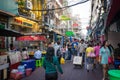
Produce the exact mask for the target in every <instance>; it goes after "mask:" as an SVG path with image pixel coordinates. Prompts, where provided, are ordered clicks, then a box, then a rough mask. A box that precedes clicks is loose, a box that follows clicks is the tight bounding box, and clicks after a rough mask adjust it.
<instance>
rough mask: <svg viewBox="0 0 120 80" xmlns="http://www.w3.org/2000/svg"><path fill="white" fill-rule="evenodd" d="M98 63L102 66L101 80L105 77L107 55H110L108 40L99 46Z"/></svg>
mask: <svg viewBox="0 0 120 80" xmlns="http://www.w3.org/2000/svg"><path fill="white" fill-rule="evenodd" d="M99 55H100V58H99V59H100V60H99V61H100V63H101V64H102V67H103V80H105V79H106V78H107V71H108V57H109V56H110V50H109V49H108V41H107V40H106V41H104V42H103V45H102V47H101V48H100V54H99Z"/></svg>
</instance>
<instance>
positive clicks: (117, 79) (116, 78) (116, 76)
mask: <svg viewBox="0 0 120 80" xmlns="http://www.w3.org/2000/svg"><path fill="white" fill-rule="evenodd" d="M108 74H109V79H110V80H120V70H109V71H108Z"/></svg>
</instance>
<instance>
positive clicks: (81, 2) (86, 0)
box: [32, 0, 89, 11]
mask: <svg viewBox="0 0 120 80" xmlns="http://www.w3.org/2000/svg"><path fill="white" fill-rule="evenodd" d="M88 1H89V0H85V1H80V2H78V3H75V4H72V5H69V6H64V7H61V8H55V9H46V10H45V9H44V10H32V11H53V10H59V9H64V8H70V7H73V6H76V5H79V4H83V3H85V2H88Z"/></svg>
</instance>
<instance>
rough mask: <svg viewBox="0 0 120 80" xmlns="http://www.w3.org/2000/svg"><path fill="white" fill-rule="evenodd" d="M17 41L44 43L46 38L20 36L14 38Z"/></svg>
mask: <svg viewBox="0 0 120 80" xmlns="http://www.w3.org/2000/svg"><path fill="white" fill-rule="evenodd" d="M16 40H17V41H46V37H45V36H43V35H34V36H20V37H17V38H16Z"/></svg>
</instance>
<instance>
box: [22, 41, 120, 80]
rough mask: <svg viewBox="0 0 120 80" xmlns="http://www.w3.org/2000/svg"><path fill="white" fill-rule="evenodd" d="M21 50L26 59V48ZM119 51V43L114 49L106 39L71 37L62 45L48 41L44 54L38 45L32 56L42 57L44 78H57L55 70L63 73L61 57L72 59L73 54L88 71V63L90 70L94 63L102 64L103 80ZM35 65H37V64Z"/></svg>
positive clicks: (39, 59) (53, 79)
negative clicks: (99, 40)
mask: <svg viewBox="0 0 120 80" xmlns="http://www.w3.org/2000/svg"><path fill="white" fill-rule="evenodd" d="M22 51H23V52H22V55H23V58H24V59H28V58H29V56H28V54H27V52H26V51H27V50H26V49H23V50H22ZM115 51H116V52H115ZM119 52H120V44H118V48H117V49H114V48H113V46H112V45H111V44H110V43H109V41H107V40H105V41H104V42H103V43H100V42H98V41H97V42H95V41H84V39H81V40H77V39H73V41H70V40H68V41H66V42H64V44H62V45H61V43H60V41H58V42H55V43H53V42H49V43H48V46H47V49H46V54H45V55H44V56H43V55H42V52H41V50H40V47H36V51H35V52H34V56H33V57H34V59H35V60H36V61H41V58H42V57H44V59H43V61H42V62H43V63H42V66H43V68H44V69H45V79H46V80H57V78H58V72H57V71H59V72H60V73H61V74H63V72H64V71H63V70H62V68H61V65H60V59H61V57H62V58H64V59H65V60H66V61H67V60H68V61H73V58H74V57H75V56H81V57H82V63H83V64H84V66H85V67H86V69H87V71H88V72H89V69H88V68H87V67H89V64H92V67H93V68H92V70H94V69H95V68H96V65H102V69H103V80H105V79H106V78H107V77H108V75H107V71H108V69H109V65H110V64H111V63H112V62H113V60H114V58H115V57H114V55H115V54H114V53H118V54H119ZM117 57H120V55H117ZM37 66H38V67H39V65H37ZM57 69H58V70H57Z"/></svg>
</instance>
